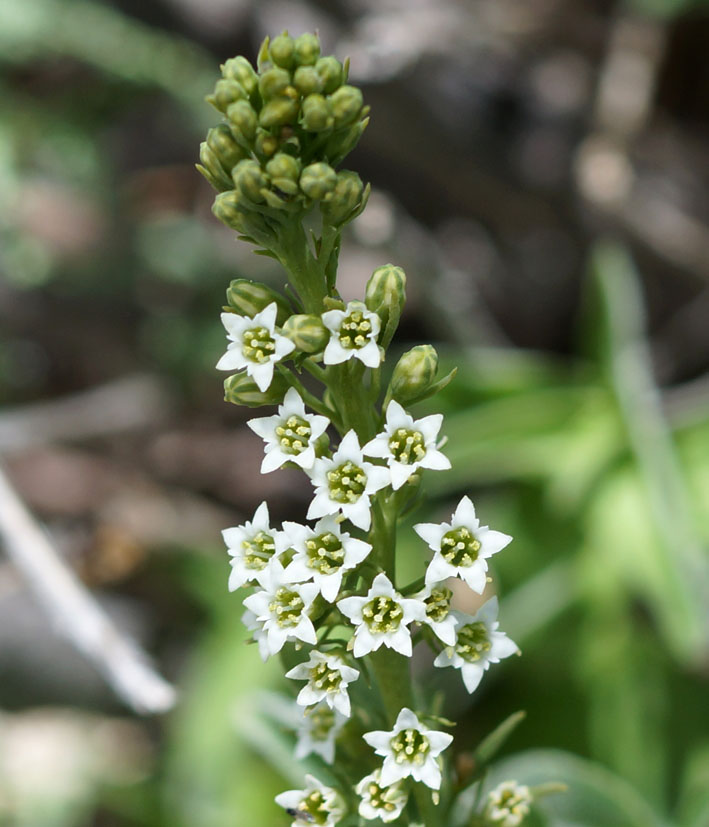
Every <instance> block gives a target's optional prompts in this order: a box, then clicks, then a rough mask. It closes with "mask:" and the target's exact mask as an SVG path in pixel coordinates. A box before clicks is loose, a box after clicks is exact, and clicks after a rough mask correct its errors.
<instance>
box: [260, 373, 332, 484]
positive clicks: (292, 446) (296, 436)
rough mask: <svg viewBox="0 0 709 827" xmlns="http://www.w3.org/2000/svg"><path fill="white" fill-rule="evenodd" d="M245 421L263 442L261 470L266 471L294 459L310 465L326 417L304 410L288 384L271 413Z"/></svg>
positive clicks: (324, 425)
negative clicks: (281, 399) (275, 411)
mask: <svg viewBox="0 0 709 827" xmlns="http://www.w3.org/2000/svg"><path fill="white" fill-rule="evenodd" d="M246 424H247V425H248V426H249V428H251V430H252V431H253V432H254V433H256V434H258V435H259V436H260V437H261V439H263V440H264V442H265V443H266V448H265V451H266V456H265V457H264V458H263V462H262V463H261V473H262V474H268V472H269V471H275V470H276V468H280V467H281V466H282V465H283V464H284V463H286V462H294V463H296V465H300V467H301V468H304V469H308V468H312V467H313V463H314V462H315V444H316V443H317V441H318V439H319V438H320V437H321V436H322V435H323V434H324V433H325V431H326V429H327V427H328V425H329V424H330V420H329V419H328V418H327V417H326V416H320V415H318V414H308V413H306V412H305V405H304V404H303V400H302V399H301V398H300V394H299V393H298V391H297V390H296V389H295V388H288V392H287V393H286V395H285V398H284V399H283V404H282V405H281V406H280V407H279V408H278V413H277V414H276V415H275V416H260V417H257V418H256V419H250V420H249V421H248V422H247V423H246Z"/></svg>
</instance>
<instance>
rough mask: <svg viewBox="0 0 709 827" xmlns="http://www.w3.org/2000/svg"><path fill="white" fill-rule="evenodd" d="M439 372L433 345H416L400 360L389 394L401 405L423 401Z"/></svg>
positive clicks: (395, 369) (392, 378)
mask: <svg viewBox="0 0 709 827" xmlns="http://www.w3.org/2000/svg"><path fill="white" fill-rule="evenodd" d="M437 372H438V354H437V353H436V350H435V348H434V347H433V346H432V345H416V347H413V348H411V350H407V351H406V353H404V355H403V356H402V357H401V359H399V361H398V362H397V363H396V367H395V368H394V373H393V374H392V377H391V383H390V385H389V392H390V394H391V396H392V397H393V398H394V399H396V401H397V402H399V403H400V404H401V405H410V404H412V403H413V402H417V401H418V400H419V399H423V398H424V397H425V396H426V391H427V390H429V388H430V387H431V386H432V385H433V383H434V382H435V380H436V374H437Z"/></svg>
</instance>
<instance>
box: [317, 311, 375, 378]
mask: <svg viewBox="0 0 709 827" xmlns="http://www.w3.org/2000/svg"><path fill="white" fill-rule="evenodd" d="M322 320H323V324H324V325H325V327H326V328H327V329H328V330H329V331H330V341H329V342H328V343H327V346H326V348H325V353H324V354H323V362H324V363H325V364H326V365H339V364H340V363H341V362H346V361H347V360H348V359H359V360H360V361H361V362H363V363H364V364H365V365H366V366H367V367H368V368H376V367H379V363H380V362H381V360H382V357H381V353H380V351H379V345H378V344H377V337H378V336H379V329H380V327H381V319H380V318H379V316H377V314H376V313H372V312H371V311H370V310H367V306H366V305H365V304H364V303H363V302H357V301H355V302H349V304H348V305H347V307H346V309H345V310H328V311H327V312H326V313H323V314H322Z"/></svg>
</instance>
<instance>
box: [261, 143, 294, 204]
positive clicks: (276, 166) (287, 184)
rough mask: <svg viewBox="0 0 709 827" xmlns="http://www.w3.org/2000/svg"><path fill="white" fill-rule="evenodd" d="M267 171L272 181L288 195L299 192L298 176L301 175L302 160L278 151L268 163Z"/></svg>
mask: <svg viewBox="0 0 709 827" xmlns="http://www.w3.org/2000/svg"><path fill="white" fill-rule="evenodd" d="M266 172H267V173H268V175H269V177H270V178H271V183H272V184H273V186H274V187H277V188H278V189H279V190H280V191H281V192H284V193H286V195H296V194H297V192H298V177H299V176H300V161H298V159H297V158H294V157H293V156H292V155H286V154H285V152H278V153H277V154H276V155H274V156H273V158H271V160H270V161H269V162H268V163H267V164H266Z"/></svg>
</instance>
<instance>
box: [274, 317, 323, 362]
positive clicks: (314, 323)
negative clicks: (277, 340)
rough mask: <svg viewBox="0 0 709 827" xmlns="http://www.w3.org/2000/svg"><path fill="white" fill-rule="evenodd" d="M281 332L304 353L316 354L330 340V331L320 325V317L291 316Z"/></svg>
mask: <svg viewBox="0 0 709 827" xmlns="http://www.w3.org/2000/svg"><path fill="white" fill-rule="evenodd" d="M281 332H282V333H283V335H284V336H287V337H288V338H289V339H290V340H291V342H293V343H294V344H295V346H296V347H297V348H298V350H302V351H303V352H304V353H318V352H319V351H321V350H323V349H324V347H325V345H326V344H327V343H328V341H329V339H330V331H329V330H328V329H327V328H326V327H325V325H324V324H323V323H322V319H321V318H320V316H309V315H307V314H304V313H300V314H298V315H296V316H291V317H290V318H289V319H288V320H287V321H286V322H285V323H284V325H283V330H282V331H281Z"/></svg>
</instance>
